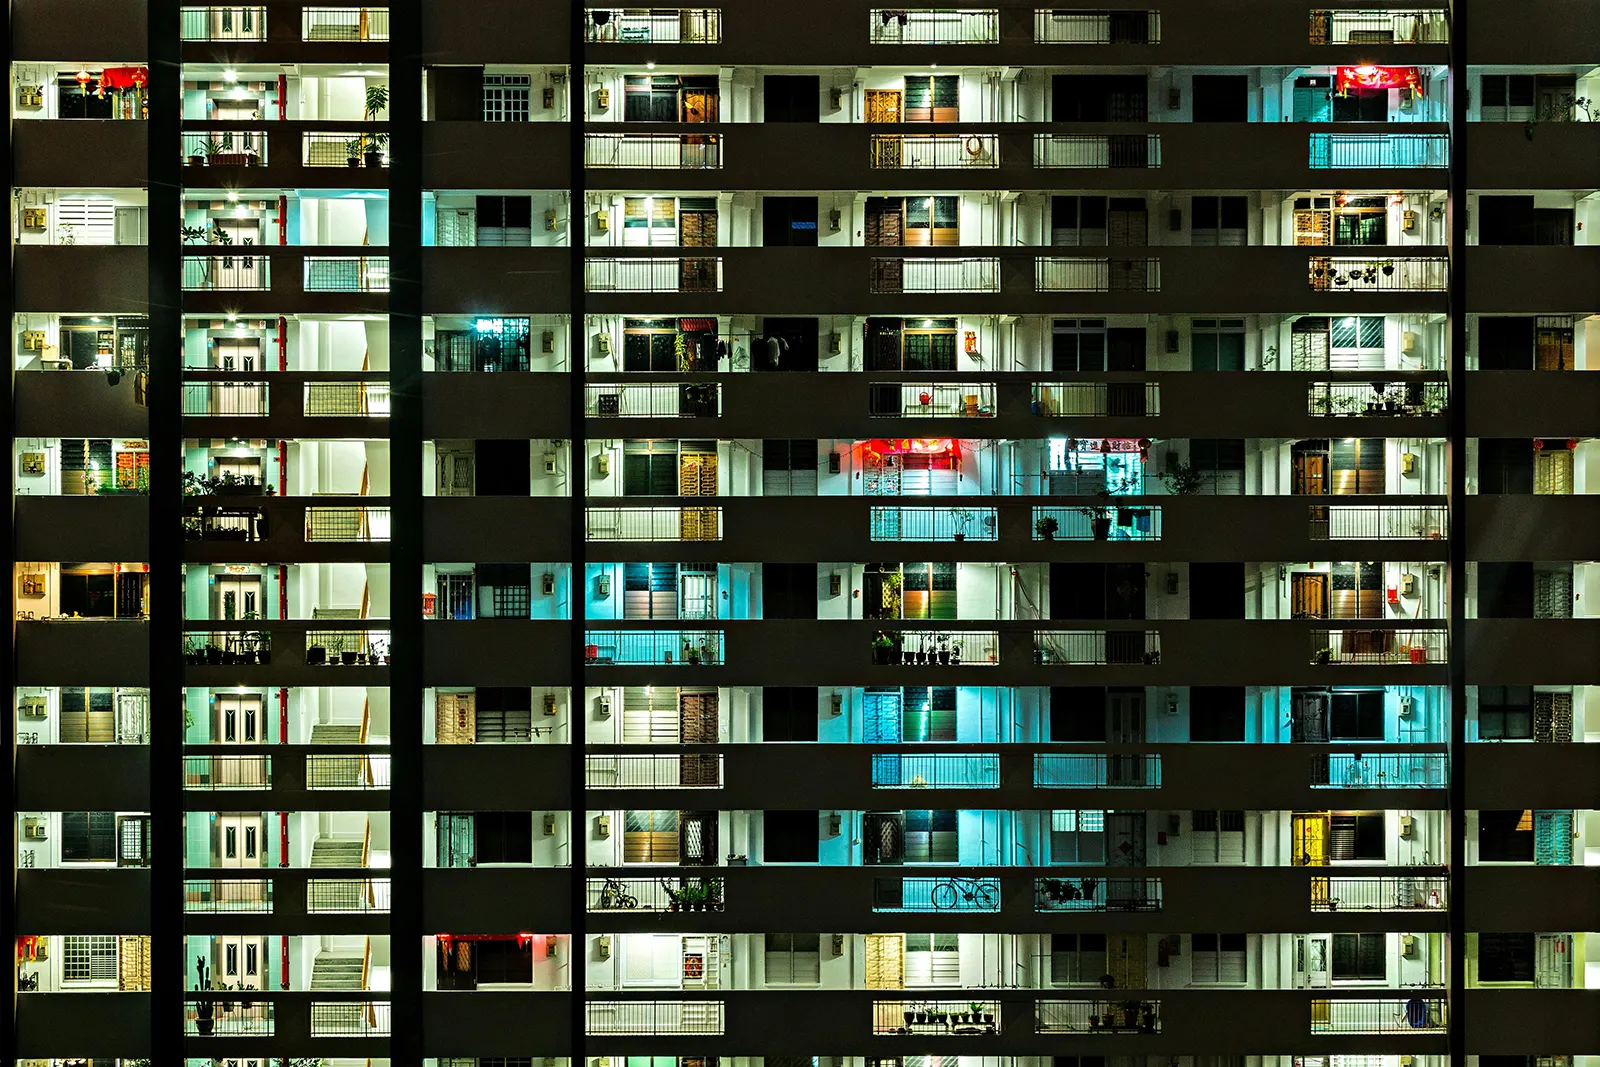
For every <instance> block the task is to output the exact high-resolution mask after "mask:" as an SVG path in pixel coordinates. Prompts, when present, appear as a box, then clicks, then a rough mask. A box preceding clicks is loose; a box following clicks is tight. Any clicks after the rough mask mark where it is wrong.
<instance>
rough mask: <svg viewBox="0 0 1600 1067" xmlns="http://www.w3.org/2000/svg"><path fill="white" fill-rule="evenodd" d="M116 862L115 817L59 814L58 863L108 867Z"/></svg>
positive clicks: (101, 813) (92, 813)
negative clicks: (103, 864)
mask: <svg viewBox="0 0 1600 1067" xmlns="http://www.w3.org/2000/svg"><path fill="white" fill-rule="evenodd" d="M116 858H117V817H116V816H115V815H114V814H112V813H111V812H109V811H64V812H62V813H61V862H63V863H112V862H115V861H116Z"/></svg>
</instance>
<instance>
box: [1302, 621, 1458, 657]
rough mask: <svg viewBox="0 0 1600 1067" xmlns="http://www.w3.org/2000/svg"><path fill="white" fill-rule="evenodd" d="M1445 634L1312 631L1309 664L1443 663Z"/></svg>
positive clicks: (1446, 643)
mask: <svg viewBox="0 0 1600 1067" xmlns="http://www.w3.org/2000/svg"><path fill="white" fill-rule="evenodd" d="M1448 648H1449V632H1448V631H1446V630H1444V629H1437V630H1391V629H1381V630H1361V629H1345V630H1312V631H1311V662H1313V663H1316V664H1331V665H1333V666H1349V665H1372V664H1402V663H1408V664H1411V665H1412V666H1419V665H1425V664H1429V663H1434V664H1438V663H1445V662H1447V659H1448Z"/></svg>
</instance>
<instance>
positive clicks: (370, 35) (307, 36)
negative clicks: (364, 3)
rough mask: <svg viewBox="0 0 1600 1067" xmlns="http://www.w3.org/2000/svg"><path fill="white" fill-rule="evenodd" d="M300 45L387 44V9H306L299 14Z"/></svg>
mask: <svg viewBox="0 0 1600 1067" xmlns="http://www.w3.org/2000/svg"><path fill="white" fill-rule="evenodd" d="M300 39H301V40H302V41H387V40H388V39H389V9H388V8H386V7H308V8H305V9H304V10H303V11H302V12H301V14H300Z"/></svg>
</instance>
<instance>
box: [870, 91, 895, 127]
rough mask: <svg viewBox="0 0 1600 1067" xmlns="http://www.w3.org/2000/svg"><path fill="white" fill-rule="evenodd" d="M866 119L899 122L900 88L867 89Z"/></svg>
mask: <svg viewBox="0 0 1600 1067" xmlns="http://www.w3.org/2000/svg"><path fill="white" fill-rule="evenodd" d="M866 116H867V117H866V121H868V122H899V121H900V90H898V89H868V90H867V91H866Z"/></svg>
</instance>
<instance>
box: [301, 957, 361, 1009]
mask: <svg viewBox="0 0 1600 1067" xmlns="http://www.w3.org/2000/svg"><path fill="white" fill-rule="evenodd" d="M360 988H361V953H359V952H357V953H354V954H349V955H347V954H343V953H338V954H336V953H332V952H319V953H317V958H316V960H314V961H313V962H312V964H311V991H312V992H313V993H316V992H319V991H321V990H325V989H337V990H359V989H360ZM350 1007H352V1008H357V1009H359V1007H360V1005H358V1004H351V1005H350Z"/></svg>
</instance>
